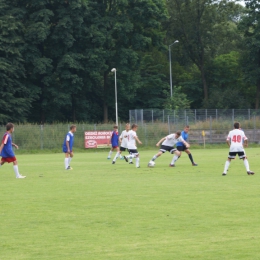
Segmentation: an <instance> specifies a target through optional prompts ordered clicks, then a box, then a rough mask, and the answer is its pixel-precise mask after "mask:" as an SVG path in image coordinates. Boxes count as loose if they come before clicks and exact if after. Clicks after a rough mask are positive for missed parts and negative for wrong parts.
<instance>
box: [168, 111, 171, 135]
mask: <svg viewBox="0 0 260 260" xmlns="http://www.w3.org/2000/svg"><path fill="white" fill-rule="evenodd" d="M168 131H169V134H170V133H171V127H170V116H169V115H168Z"/></svg>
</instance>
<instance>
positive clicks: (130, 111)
mask: <svg viewBox="0 0 260 260" xmlns="http://www.w3.org/2000/svg"><path fill="white" fill-rule="evenodd" d="M129 123H130V125H131V110H129Z"/></svg>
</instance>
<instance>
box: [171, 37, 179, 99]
mask: <svg viewBox="0 0 260 260" xmlns="http://www.w3.org/2000/svg"><path fill="white" fill-rule="evenodd" d="M178 42H179V41H178V40H176V41H175V42H174V43H172V44H170V45H169V63H170V88H171V97H172V54H171V47H172V45H173V44H175V43H178Z"/></svg>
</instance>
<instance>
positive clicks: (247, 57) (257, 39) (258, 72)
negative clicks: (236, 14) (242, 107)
mask: <svg viewBox="0 0 260 260" xmlns="http://www.w3.org/2000/svg"><path fill="white" fill-rule="evenodd" d="M245 3H246V11H245V14H246V15H244V16H243V17H242V21H241V23H240V25H239V28H240V30H241V31H242V32H243V34H244V41H243V46H244V48H243V49H244V52H243V56H242V59H241V65H242V68H243V71H244V75H245V80H246V82H247V83H249V84H251V85H254V86H256V91H255V109H258V108H259V102H260V3H259V1H257V0H246V1H245ZM245 46H246V48H245Z"/></svg>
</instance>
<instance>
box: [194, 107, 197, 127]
mask: <svg viewBox="0 0 260 260" xmlns="http://www.w3.org/2000/svg"><path fill="white" fill-rule="evenodd" d="M194 115H195V124H196V123H197V110H196V109H195V114H194Z"/></svg>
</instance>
